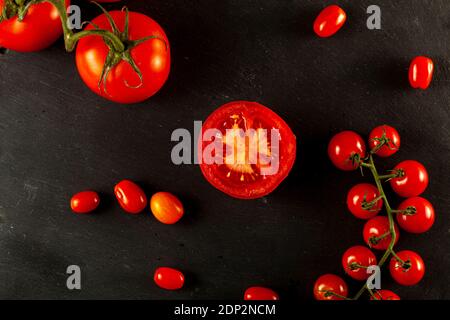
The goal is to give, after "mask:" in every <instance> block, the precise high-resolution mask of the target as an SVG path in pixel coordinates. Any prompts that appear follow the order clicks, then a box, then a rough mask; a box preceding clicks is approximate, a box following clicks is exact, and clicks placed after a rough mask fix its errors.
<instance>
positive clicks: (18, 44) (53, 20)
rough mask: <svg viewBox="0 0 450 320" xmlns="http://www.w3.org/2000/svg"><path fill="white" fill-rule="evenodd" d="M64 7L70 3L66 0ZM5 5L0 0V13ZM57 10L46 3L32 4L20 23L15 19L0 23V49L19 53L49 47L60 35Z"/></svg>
mask: <svg viewBox="0 0 450 320" xmlns="http://www.w3.org/2000/svg"><path fill="white" fill-rule="evenodd" d="M65 4H66V7H68V6H69V4H70V1H69V0H66V2H65ZM4 5H5V1H4V0H0V12H1V11H2V10H3V7H4ZM62 34H63V30H62V27H61V18H60V17H59V13H58V10H57V9H56V8H55V7H54V6H53V5H52V4H51V3H48V2H45V3H38V4H33V5H32V6H31V7H30V8H29V10H28V12H27V14H26V16H25V18H24V19H23V21H22V22H20V21H19V20H18V18H17V17H13V18H11V19H8V20H5V21H3V22H1V23H0V47H3V48H6V49H9V50H13V51H19V52H33V51H40V50H43V49H45V48H48V47H49V46H51V45H52V44H53V43H54V42H55V41H56V40H57V39H58V38H59V37H61V35H62Z"/></svg>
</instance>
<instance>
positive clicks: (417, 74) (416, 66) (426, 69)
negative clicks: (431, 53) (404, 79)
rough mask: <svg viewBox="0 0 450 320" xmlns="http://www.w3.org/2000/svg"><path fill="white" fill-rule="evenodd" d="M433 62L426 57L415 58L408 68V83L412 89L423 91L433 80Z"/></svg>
mask: <svg viewBox="0 0 450 320" xmlns="http://www.w3.org/2000/svg"><path fill="white" fill-rule="evenodd" d="M433 70H434V64H433V60H431V59H430V58H427V57H415V58H414V59H413V60H412V61H411V65H410V66H409V83H410V84H411V87H413V88H414V89H417V88H420V89H423V90H425V89H426V88H428V86H429V85H430V83H431V79H432V78H433Z"/></svg>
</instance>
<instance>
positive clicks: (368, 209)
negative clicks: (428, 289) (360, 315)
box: [313, 125, 435, 300]
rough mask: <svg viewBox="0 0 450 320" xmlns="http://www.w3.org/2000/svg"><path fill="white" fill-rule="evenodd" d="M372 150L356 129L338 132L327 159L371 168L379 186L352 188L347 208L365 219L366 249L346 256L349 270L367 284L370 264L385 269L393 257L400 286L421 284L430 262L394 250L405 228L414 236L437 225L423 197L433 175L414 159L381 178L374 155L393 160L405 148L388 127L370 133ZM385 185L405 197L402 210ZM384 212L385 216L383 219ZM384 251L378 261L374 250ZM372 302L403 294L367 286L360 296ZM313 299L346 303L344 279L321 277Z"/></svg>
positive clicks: (349, 167)
mask: <svg viewBox="0 0 450 320" xmlns="http://www.w3.org/2000/svg"><path fill="white" fill-rule="evenodd" d="M368 145H369V148H370V149H369V151H367V149H366V144H365V142H364V139H363V138H362V137H361V136H360V135H359V134H357V133H355V132H353V131H343V132H340V133H338V134H336V135H335V136H334V137H333V138H332V139H331V141H330V143H329V145H328V156H329V158H330V160H331V162H332V163H333V164H334V165H335V166H336V167H337V168H339V169H341V170H345V171H350V170H356V169H358V168H360V169H361V170H363V169H370V171H371V173H372V175H373V177H374V179H375V182H376V185H373V184H370V183H360V184H357V185H355V186H353V187H352V188H351V189H350V191H349V192H348V194H347V208H348V210H349V211H350V213H351V214H352V215H354V216H355V217H356V218H358V219H363V220H366V223H365V225H364V228H363V240H364V243H365V244H366V246H361V245H357V246H353V247H351V248H349V249H348V250H347V251H345V253H344V254H343V256H342V267H343V269H344V272H345V273H346V274H347V275H348V276H349V277H351V278H353V279H355V280H359V281H367V279H368V277H369V276H370V274H371V273H370V272H368V268H369V267H370V266H376V265H377V263H378V266H379V267H381V266H382V265H383V264H384V262H385V261H386V260H387V259H388V258H389V257H391V260H390V262H389V271H390V274H391V276H392V278H393V279H394V280H395V281H396V282H397V283H399V284H401V285H404V286H411V285H415V284H417V283H418V282H419V281H420V280H421V279H422V278H423V276H424V274H425V264H424V262H423V260H422V258H421V256H420V255H419V254H418V253H416V252H414V251H410V250H403V251H400V252H395V251H394V246H395V245H396V244H397V242H398V240H399V237H400V232H399V227H398V226H397V224H396V223H395V222H394V217H395V218H396V220H397V223H398V225H399V226H400V228H401V229H402V230H404V231H406V232H410V233H423V232H426V231H428V230H429V229H430V228H431V226H432V225H433V223H434V219H435V213H434V209H433V206H432V205H431V203H430V202H429V201H428V200H426V199H424V198H422V197H419V195H421V194H422V193H423V192H424V191H425V189H426V188H427V186H428V173H427V171H426V169H425V167H424V166H423V165H422V164H421V163H419V162H417V161H414V160H406V161H402V162H400V163H399V164H398V165H396V166H395V167H394V168H393V169H392V170H390V171H389V173H388V174H386V175H379V174H378V171H377V168H376V166H375V163H374V160H373V158H374V155H376V156H379V157H382V158H383V157H388V156H391V155H393V154H395V153H396V152H397V151H398V150H399V148H400V135H399V133H398V132H397V130H396V129H395V128H393V127H391V126H388V125H382V126H379V127H376V128H375V129H373V130H372V132H371V133H370V134H369V143H368ZM383 181H389V184H390V186H391V188H392V190H393V191H394V192H395V193H396V194H397V195H398V196H400V197H403V198H406V200H404V201H403V202H402V203H401V204H400V205H399V206H398V208H397V209H392V208H391V206H390V205H389V202H388V199H387V197H386V194H385V192H384V190H383V186H382V183H383ZM383 208H384V209H385V211H386V214H387V215H386V216H380V215H378V214H379V213H380V212H381V211H382V210H383ZM371 249H372V250H384V251H385V252H384V254H383V256H382V257H381V259H380V260H379V262H377V261H378V260H377V257H376V255H375V254H374V252H373V251H372V250H371ZM366 290H367V291H368V292H369V293H370V297H371V299H372V300H399V299H400V298H399V296H398V295H396V294H395V293H393V292H392V291H389V290H381V289H380V290H377V291H373V290H371V289H369V288H368V286H367V283H365V284H364V286H363V287H362V288H361V290H360V291H359V292H358V293H357V295H356V296H355V298H359V297H360V296H361V294H362V293H364V292H365V291H366ZM313 291H314V297H315V298H316V299H318V300H342V299H349V298H348V287H347V284H346V283H345V281H344V280H343V279H342V278H341V277H339V276H337V275H333V274H326V275H323V276H321V277H319V278H318V279H317V281H316V283H315V285H314V289H313Z"/></svg>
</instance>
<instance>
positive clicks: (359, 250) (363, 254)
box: [342, 246, 377, 281]
mask: <svg viewBox="0 0 450 320" xmlns="http://www.w3.org/2000/svg"><path fill="white" fill-rule="evenodd" d="M376 264H377V258H376V257H375V255H374V254H373V252H372V251H370V250H369V249H367V248H366V247H363V246H354V247H351V248H349V249H348V250H347V251H345V253H344V255H343V256H342V267H343V268H344V270H345V273H347V274H348V275H349V276H350V277H351V278H353V279H355V280H359V281H363V280H367V278H368V277H369V276H370V273H367V267H369V266H373V265H376Z"/></svg>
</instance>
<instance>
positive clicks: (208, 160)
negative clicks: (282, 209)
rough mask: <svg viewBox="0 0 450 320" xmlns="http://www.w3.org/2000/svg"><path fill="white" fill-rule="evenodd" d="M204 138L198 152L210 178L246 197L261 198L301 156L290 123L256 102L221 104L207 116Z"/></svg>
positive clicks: (202, 165) (223, 187)
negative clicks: (298, 154) (298, 153)
mask: <svg viewBox="0 0 450 320" xmlns="http://www.w3.org/2000/svg"><path fill="white" fill-rule="evenodd" d="M200 139H201V141H200V142H199V147H198V155H199V159H201V164H200V168H201V170H202V173H203V175H204V176H205V178H206V180H208V182H209V183H211V184H212V185H213V186H214V187H216V188H217V189H219V190H220V191H222V192H225V193H226V194H228V195H230V196H232V197H236V198H241V199H255V198H260V197H263V196H265V195H267V194H269V193H270V192H272V191H273V190H275V188H277V187H278V185H279V184H280V183H281V182H282V181H283V180H284V179H285V178H286V177H287V176H288V174H289V172H290V171H291V169H292V166H293V165H294V161H295V157H296V140H295V136H294V134H293V133H292V131H291V129H290V128H289V126H288V125H287V124H286V122H284V120H283V119H281V118H280V116H278V115H277V114H276V113H275V112H273V111H272V110H270V109H269V108H267V107H265V106H263V105H261V104H259V103H256V102H248V101H234V102H230V103H227V104H225V105H223V106H221V107H220V108H218V109H217V110H216V111H214V112H213V113H212V114H211V115H210V116H209V117H208V118H207V119H206V121H205V123H204V124H203V127H202V135H201V137H200ZM256 146H257V147H256Z"/></svg>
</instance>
